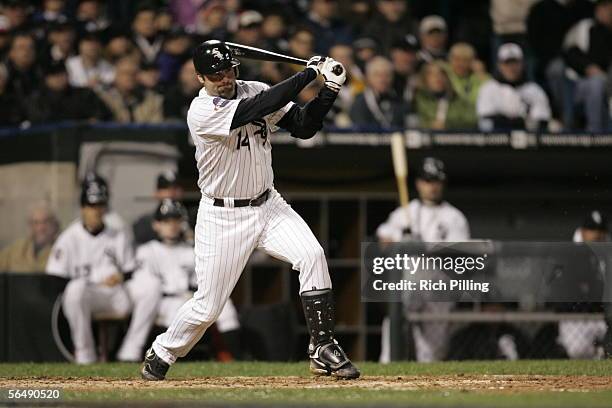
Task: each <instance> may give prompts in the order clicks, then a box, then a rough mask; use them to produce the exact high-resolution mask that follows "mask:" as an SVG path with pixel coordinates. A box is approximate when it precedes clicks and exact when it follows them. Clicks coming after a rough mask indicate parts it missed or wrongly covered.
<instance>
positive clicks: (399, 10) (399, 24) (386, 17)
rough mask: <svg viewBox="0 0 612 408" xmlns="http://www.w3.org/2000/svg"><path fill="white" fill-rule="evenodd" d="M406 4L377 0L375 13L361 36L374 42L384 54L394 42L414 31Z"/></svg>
mask: <svg viewBox="0 0 612 408" xmlns="http://www.w3.org/2000/svg"><path fill="white" fill-rule="evenodd" d="M407 3H408V2H406V1H404V0H378V1H377V2H376V9H377V13H376V14H375V15H374V17H373V18H372V19H371V20H370V23H369V24H367V25H366V26H365V28H364V30H363V35H364V36H366V37H369V38H373V39H374V40H376V42H377V43H378V44H379V45H380V46H381V51H382V52H383V53H385V54H386V53H388V51H389V48H390V47H391V44H393V42H394V41H395V40H397V39H399V38H403V37H404V36H405V35H406V34H411V33H414V32H415V31H416V25H415V23H414V21H413V20H412V18H411V17H410V14H409V13H408V9H407Z"/></svg>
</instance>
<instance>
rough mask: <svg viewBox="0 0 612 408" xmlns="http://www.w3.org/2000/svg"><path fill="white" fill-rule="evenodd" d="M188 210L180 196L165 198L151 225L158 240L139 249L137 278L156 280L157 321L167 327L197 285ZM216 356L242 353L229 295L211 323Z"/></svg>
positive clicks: (223, 358) (232, 356)
mask: <svg viewBox="0 0 612 408" xmlns="http://www.w3.org/2000/svg"><path fill="white" fill-rule="evenodd" d="M186 222H187V210H185V207H184V206H183V205H182V204H181V203H180V202H179V201H177V200H173V199H170V198H165V199H163V200H162V201H161V202H160V203H159V205H158V206H157V210H156V211H155V214H154V216H153V221H152V223H151V224H152V228H153V230H154V231H155V234H156V236H157V237H158V238H159V239H158V240H157V239H156V240H151V241H149V242H147V243H146V244H143V245H141V246H139V247H138V249H137V250H136V264H137V266H136V271H135V272H134V279H139V280H144V281H155V282H156V283H157V284H156V285H155V287H158V288H159V289H160V293H159V305H158V307H157V318H156V320H155V321H156V324H157V325H159V326H163V327H168V326H170V324H171V323H172V319H174V317H175V316H176V314H177V312H178V311H179V309H180V308H181V306H183V304H184V303H185V302H186V301H187V300H189V298H190V297H191V296H192V295H193V291H192V288H195V287H196V286H197V281H196V276H195V258H194V254H193V244H192V243H189V242H187V241H186V240H185V228H184V225H185V223H186ZM212 328H213V329H214V333H213V335H214V336H215V337H217V336H216V335H217V334H219V336H218V337H220V341H213V345H214V346H215V348H216V350H215V352H216V353H215V354H216V358H217V360H220V361H230V360H234V359H239V358H240V357H241V354H242V353H241V348H240V323H239V321H238V313H237V312H236V308H235V307H234V303H233V302H232V299H231V298H229V299H228V300H227V303H225V306H224V307H223V309H222V311H221V314H220V315H219V318H218V319H217V321H216V322H215V325H214V326H213V327H212Z"/></svg>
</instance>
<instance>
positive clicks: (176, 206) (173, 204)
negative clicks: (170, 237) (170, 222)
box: [153, 198, 187, 221]
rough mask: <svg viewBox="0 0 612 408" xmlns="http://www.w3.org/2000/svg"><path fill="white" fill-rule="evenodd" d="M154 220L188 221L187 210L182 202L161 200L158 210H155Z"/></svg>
mask: <svg viewBox="0 0 612 408" xmlns="http://www.w3.org/2000/svg"><path fill="white" fill-rule="evenodd" d="M153 218H154V219H155V220H156V221H162V220H167V219H171V218H174V219H183V220H184V219H187V210H186V209H185V207H184V206H183V204H181V203H180V201H177V200H173V199H171V198H164V199H163V200H161V202H160V203H159V205H158V206H157V209H156V210H155V215H154V216H153Z"/></svg>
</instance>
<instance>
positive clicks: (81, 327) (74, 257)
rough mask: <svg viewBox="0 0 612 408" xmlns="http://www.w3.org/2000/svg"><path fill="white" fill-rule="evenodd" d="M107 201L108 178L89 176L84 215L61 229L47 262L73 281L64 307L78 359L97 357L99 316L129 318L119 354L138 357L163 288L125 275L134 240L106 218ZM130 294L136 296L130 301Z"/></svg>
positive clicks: (125, 358) (131, 264)
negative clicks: (95, 329) (94, 327)
mask: <svg viewBox="0 0 612 408" xmlns="http://www.w3.org/2000/svg"><path fill="white" fill-rule="evenodd" d="M108 200H109V193H108V186H107V184H106V182H105V181H104V179H102V178H101V177H99V176H97V175H95V174H88V175H87V176H86V178H85V181H84V182H83V188H82V192H81V217H80V219H79V220H77V221H75V222H74V223H72V224H71V225H70V226H69V227H68V228H67V229H66V230H65V231H64V232H62V233H61V234H60V236H59V238H58V239H57V241H56V242H55V245H54V246H53V249H52V250H51V255H50V257H49V261H48V263H47V273H48V274H52V275H57V276H61V277H65V278H68V279H70V282H68V284H67V285H66V289H65V290H64V294H63V301H62V307H63V310H64V314H65V315H66V318H67V319H68V323H69V325H70V331H71V334H72V342H73V343H74V348H75V350H74V354H75V360H76V362H77V363H79V364H89V363H93V362H95V361H96V360H97V356H96V351H95V342H94V338H93V333H92V327H91V321H92V317H93V316H95V315H96V314H100V313H104V314H111V315H116V316H127V315H128V314H129V313H130V311H132V320H131V322H130V327H129V329H128V332H127V334H126V337H125V339H124V340H123V344H122V346H121V349H120V350H119V353H118V355H117V358H118V359H119V360H123V361H136V360H139V359H140V358H141V356H142V350H143V346H144V342H145V341H146V338H147V336H148V334H149V330H150V328H151V323H150V322H151V321H152V319H154V317H155V312H156V303H157V299H156V297H157V296H158V294H157V293H158V292H159V290H158V289H157V288H156V287H155V282H136V281H135V280H132V281H130V282H129V283H128V284H126V285H124V284H123V281H124V274H125V273H126V272H131V271H132V270H133V269H134V266H135V262H134V253H133V249H132V243H131V242H130V240H129V239H128V238H127V237H126V235H125V232H124V231H121V230H117V229H114V228H111V227H108V226H106V225H105V224H104V221H103V218H104V214H105V212H106V210H107V204H108ZM131 298H133V299H137V301H136V302H134V303H132V301H131Z"/></svg>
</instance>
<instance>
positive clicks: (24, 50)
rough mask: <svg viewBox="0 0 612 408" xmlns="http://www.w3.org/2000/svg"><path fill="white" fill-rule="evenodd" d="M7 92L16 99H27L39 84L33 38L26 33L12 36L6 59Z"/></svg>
mask: <svg viewBox="0 0 612 408" xmlns="http://www.w3.org/2000/svg"><path fill="white" fill-rule="evenodd" d="M7 69H8V74H9V82H8V86H7V91H8V92H12V93H13V94H14V95H16V96H17V97H18V98H21V99H25V98H27V97H29V96H30V95H31V94H32V93H33V92H34V91H35V90H36V88H37V87H38V85H39V84H40V82H41V78H42V73H41V70H40V66H39V65H38V64H37V61H36V49H35V42H34V37H32V36H31V35H30V34H27V33H18V34H15V35H14V36H13V40H12V41H11V48H10V50H9V54H8V59H7Z"/></svg>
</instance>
